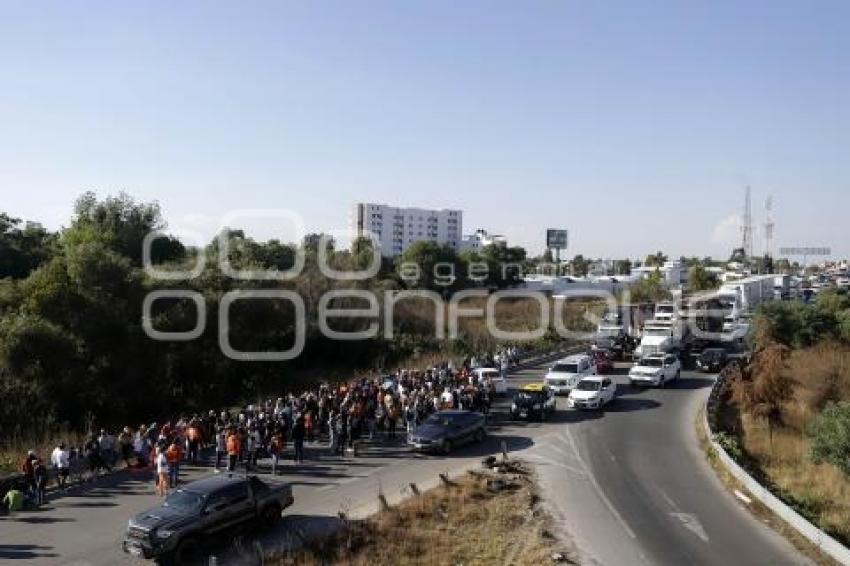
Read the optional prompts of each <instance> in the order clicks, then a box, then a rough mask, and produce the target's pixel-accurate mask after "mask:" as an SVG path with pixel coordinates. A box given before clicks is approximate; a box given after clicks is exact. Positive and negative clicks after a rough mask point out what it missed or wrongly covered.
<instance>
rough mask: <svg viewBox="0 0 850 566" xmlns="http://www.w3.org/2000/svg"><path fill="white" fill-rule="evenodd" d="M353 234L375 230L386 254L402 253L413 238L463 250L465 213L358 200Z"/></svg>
mask: <svg viewBox="0 0 850 566" xmlns="http://www.w3.org/2000/svg"><path fill="white" fill-rule="evenodd" d="M350 223H351V233H352V236H355V237H358V236H364V235H367V234H368V233H370V232H371V233H372V234H374V235H375V237H376V238H377V240H378V242H380V245H381V254H382V255H384V256H387V257H394V256H398V255H401V254H402V253H404V251H405V250H406V249H407V248H408V247H410V245H411V244H413V243H414V242H418V241H420V240H430V241H432V242H437V243H438V244H440V245H449V246H451V247H452V248H454V249H455V250H458V251H459V250H460V243H461V233H462V229H463V213H462V212H461V211H460V210H445V209H444V210H432V209H427V208H411V207H395V206H389V205H386V204H375V203H369V202H359V203H357V204H355V205H354V207H353V209H352V215H351V219H350Z"/></svg>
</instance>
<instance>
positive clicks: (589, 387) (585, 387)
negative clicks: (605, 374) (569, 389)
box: [576, 380, 600, 391]
mask: <svg viewBox="0 0 850 566" xmlns="http://www.w3.org/2000/svg"><path fill="white" fill-rule="evenodd" d="M599 385H600V383H599V382H598V381H587V380H585V381H579V383H578V385H576V389H578V390H579V391H599Z"/></svg>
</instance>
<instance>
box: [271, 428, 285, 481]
mask: <svg viewBox="0 0 850 566" xmlns="http://www.w3.org/2000/svg"><path fill="white" fill-rule="evenodd" d="M285 449H286V440H285V439H284V436H283V433H282V432H281V430H280V428H275V431H274V433H272V439H271V442H270V443H269V451H270V452H271V455H272V475H273V476H276V475H277V467H278V466H279V465H280V459H281V457H282V456H283V451H284V450H285Z"/></svg>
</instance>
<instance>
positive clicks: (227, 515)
mask: <svg viewBox="0 0 850 566" xmlns="http://www.w3.org/2000/svg"><path fill="white" fill-rule="evenodd" d="M292 502H293V498H292V487H291V486H289V485H288V484H285V483H275V484H270V483H266V482H264V481H262V480H261V479H260V478H258V477H257V476H243V475H236V474H216V475H214V476H210V477H207V478H204V479H201V480H198V481H194V482H191V483H188V484H186V485H185V486H183V487H180V488H179V489H176V490H174V491H172V492H171V493H170V494H169V495H168V497H166V498H165V500H164V501H163V502H162V505H160V506H159V507H154V508H153V509H149V510H148V511H145V512H144V513H139V514H138V515H136V516H135V517H133V518H132V519H130V522H129V524H128V525H127V533H126V536H125V538H124V542H123V548H124V552H127V553H128V554H131V555H133V556H138V557H142V558H153V559H156V560H157V562H159V563H163V564H182V563H184V562H186V559H187V558H188V557H189V556H192V555H194V554H196V553H197V552H198V550H199V549H200V548H201V546H202V545H203V543H204V542H205V540H209V539H211V538H212V537H215V536H217V535H221V534H222V533H223V532H225V531H228V530H230V529H232V528H234V527H236V526H239V525H242V524H245V523H248V522H260V523H262V524H263V525H265V526H272V525H274V524H275V523H277V522H278V521H279V520H280V518H281V513H282V512H283V510H284V509H285V508H287V507H289V506H290V505H292Z"/></svg>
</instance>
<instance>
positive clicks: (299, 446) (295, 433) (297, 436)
mask: <svg viewBox="0 0 850 566" xmlns="http://www.w3.org/2000/svg"><path fill="white" fill-rule="evenodd" d="M305 436H306V430H305V429H304V417H303V416H301V415H299V416H298V418H297V419H295V425H293V427H292V445H293V448H294V449H295V455H294V456H293V458H294V460H295V463H296V464H301V463H303V462H304V437H305Z"/></svg>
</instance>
